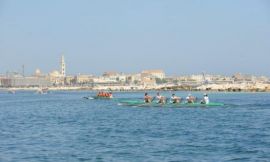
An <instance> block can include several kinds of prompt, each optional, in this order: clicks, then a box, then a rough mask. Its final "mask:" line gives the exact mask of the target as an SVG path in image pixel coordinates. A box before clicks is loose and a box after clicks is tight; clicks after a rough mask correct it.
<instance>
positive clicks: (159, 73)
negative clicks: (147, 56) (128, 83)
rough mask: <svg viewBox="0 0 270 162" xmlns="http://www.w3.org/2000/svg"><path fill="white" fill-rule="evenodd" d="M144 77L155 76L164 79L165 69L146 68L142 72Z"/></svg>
mask: <svg viewBox="0 0 270 162" xmlns="http://www.w3.org/2000/svg"><path fill="white" fill-rule="evenodd" d="M141 75H142V77H144V76H145V77H146V76H152V77H154V78H159V79H164V78H165V73H164V71H163V70H144V71H142V73H141Z"/></svg>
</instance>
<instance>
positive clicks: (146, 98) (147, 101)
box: [144, 93, 152, 103]
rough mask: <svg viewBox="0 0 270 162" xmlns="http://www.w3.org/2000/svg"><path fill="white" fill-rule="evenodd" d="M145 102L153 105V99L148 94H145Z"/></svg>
mask: <svg viewBox="0 0 270 162" xmlns="http://www.w3.org/2000/svg"><path fill="white" fill-rule="evenodd" d="M144 102H145V103H151V102H152V97H151V96H149V95H148V93H145V94H144Z"/></svg>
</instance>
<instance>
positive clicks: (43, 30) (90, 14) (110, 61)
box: [0, 0, 270, 76]
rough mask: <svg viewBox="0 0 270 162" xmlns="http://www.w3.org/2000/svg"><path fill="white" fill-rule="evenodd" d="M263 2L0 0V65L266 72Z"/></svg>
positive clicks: (269, 12)
mask: <svg viewBox="0 0 270 162" xmlns="http://www.w3.org/2000/svg"><path fill="white" fill-rule="evenodd" d="M269 29H270V3H269V1H266V0H259V1H251V0H239V1H211V3H210V1H177V0H171V1H161V0H159V1H156V0H151V1H142V0H141V1H124V0H122V1H120V0H118V1H64V0H62V1H61V0H60V1H34V0H27V1H19V0H14V1H7V0H1V1H0V35H1V36H0V56H1V59H0V73H5V72H6V71H8V70H9V71H19V70H21V66H22V65H23V64H24V65H25V70H26V74H32V73H33V72H34V70H35V69H36V68H39V69H41V70H42V71H44V72H45V73H46V72H50V71H52V70H54V69H58V67H59V57H60V56H61V55H62V54H64V55H65V57H66V62H67V73H68V74H77V73H84V74H102V73H103V72H104V71H119V72H126V73H132V72H140V71H142V70H144V69H163V70H164V71H165V72H166V73H167V74H168V75H181V74H192V73H201V72H202V71H205V72H207V73H216V74H225V75H231V74H234V73H236V72H241V73H248V74H255V75H267V76H270V72H269V59H270V57H269V56H270V55H269V54H270V45H269V44H270V30H269Z"/></svg>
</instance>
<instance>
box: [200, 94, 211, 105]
mask: <svg viewBox="0 0 270 162" xmlns="http://www.w3.org/2000/svg"><path fill="white" fill-rule="evenodd" d="M201 104H209V97H208V95H207V94H206V93H205V94H204V95H203V99H202V101H201Z"/></svg>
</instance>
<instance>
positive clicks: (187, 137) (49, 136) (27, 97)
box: [0, 91, 270, 162]
mask: <svg viewBox="0 0 270 162" xmlns="http://www.w3.org/2000/svg"><path fill="white" fill-rule="evenodd" d="M149 93H150V95H155V92H149ZM171 93H172V92H164V93H162V95H165V96H170V95H171ZM174 93H176V95H178V96H181V97H185V96H186V95H188V93H189V92H174ZM92 95H95V93H94V92H86V91H84V92H50V93H48V94H43V95H40V94H36V93H34V92H23V91H19V92H17V93H16V94H8V93H6V92H0V161H4V162H8V161H26V162H32V161H33V162H36V161H52V162H58V161H63V162H67V161H75V162H76V161H106V162H107V161H117V162H119V161H123V162H127V161H136V162H137V161H139V162H141V161H154V162H157V161H245V162H246V161H270V94H269V93H209V98H210V101H213V102H221V103H224V104H226V105H225V106H223V107H201V108H200V107H196V108H191V107H187V108H185V107H182V108H157V107H155V108H151V107H147V108H141V107H127V106H121V105H119V104H118V103H117V101H116V100H86V99H83V97H84V96H92ZM143 95H144V94H143V93H142V92H126V93H124V92H122V93H120V92H119V93H114V96H115V97H116V98H131V99H132V98H136V99H138V98H142V97H143ZM193 95H195V96H197V97H199V98H200V97H201V96H202V95H203V93H200V92H196V93H193Z"/></svg>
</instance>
